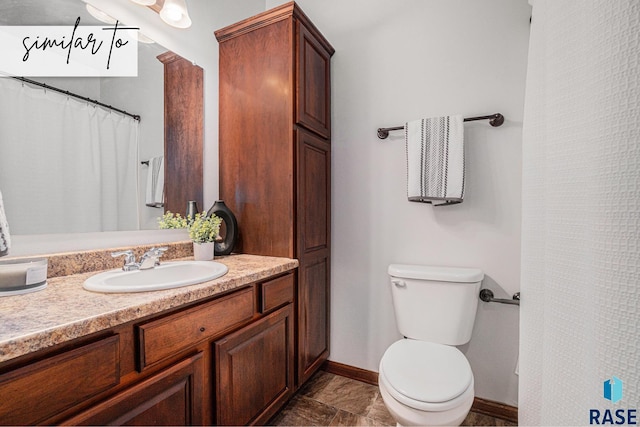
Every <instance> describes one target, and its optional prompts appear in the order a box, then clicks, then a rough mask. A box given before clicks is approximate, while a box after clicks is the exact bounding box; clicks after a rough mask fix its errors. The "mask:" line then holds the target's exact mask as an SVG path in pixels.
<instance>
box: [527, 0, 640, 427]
mask: <svg viewBox="0 0 640 427" xmlns="http://www.w3.org/2000/svg"><path fill="white" fill-rule="evenodd" d="M530 3H531V4H532V5H533V18H532V25H531V39H530V52H529V69H528V75H527V91H526V106H525V117H524V142H523V143H524V146H523V199H522V204H523V206H522V208H523V209H522V211H523V219H522V221H523V224H522V230H523V231H522V284H521V286H522V305H521V324H520V328H521V330H520V337H521V342H520V352H521V354H520V390H519V413H520V415H519V416H520V424H521V425H589V423H590V415H591V414H592V413H591V412H590V411H591V410H592V409H595V410H599V411H600V413H601V414H604V413H605V410H607V409H611V410H617V409H640V328H639V327H638V325H639V324H640V172H639V171H640V38H639V34H640V2H638V1H637V0H616V1H611V0H561V1H558V0H532V1H531V2H530ZM613 376H615V377H617V378H619V379H620V380H622V382H623V398H622V400H620V401H618V402H617V403H614V402H612V401H610V400H607V399H606V398H605V396H604V393H603V390H604V381H606V380H608V379H611V378H612V377H613ZM614 421H619V420H618V419H617V418H615V416H614ZM600 422H602V415H601V417H600Z"/></svg>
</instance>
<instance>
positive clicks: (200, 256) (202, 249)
mask: <svg viewBox="0 0 640 427" xmlns="http://www.w3.org/2000/svg"><path fill="white" fill-rule="evenodd" d="M213 246H214V243H213V242H207V243H196V242H193V258H194V259H195V260H196V261H211V260H212V259H213Z"/></svg>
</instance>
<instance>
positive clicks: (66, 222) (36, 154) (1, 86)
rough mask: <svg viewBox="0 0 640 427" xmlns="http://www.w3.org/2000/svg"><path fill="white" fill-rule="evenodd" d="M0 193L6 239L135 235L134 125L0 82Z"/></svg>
mask: <svg viewBox="0 0 640 427" xmlns="http://www.w3.org/2000/svg"><path fill="white" fill-rule="evenodd" d="M0 94H1V95H0V189H1V190H2V194H3V195H4V202H5V209H6V214H7V219H8V222H9V224H10V227H11V232H12V233H13V234H47V233H61V232H93V231H114V230H135V229H137V228H138V204H137V152H138V149H137V138H138V122H137V121H135V120H133V119H132V118H130V117H127V116H124V115H122V114H119V113H116V112H110V111H108V110H105V109H102V108H100V107H95V106H93V105H91V104H88V103H86V102H82V101H78V100H76V99H74V98H72V97H67V96H66V95H62V94H59V93H56V92H54V91H51V90H48V91H47V90H43V89H41V88H32V87H29V86H28V85H27V84H24V85H22V84H21V82H19V81H16V80H14V79H10V78H0Z"/></svg>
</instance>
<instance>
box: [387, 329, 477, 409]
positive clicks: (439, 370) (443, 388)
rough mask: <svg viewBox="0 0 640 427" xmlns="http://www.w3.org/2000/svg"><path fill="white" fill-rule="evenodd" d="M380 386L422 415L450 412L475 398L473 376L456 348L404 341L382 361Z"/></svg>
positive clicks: (394, 347)
mask: <svg viewBox="0 0 640 427" xmlns="http://www.w3.org/2000/svg"><path fill="white" fill-rule="evenodd" d="M379 375H380V382H381V383H384V385H385V388H386V389H387V391H388V392H389V394H390V395H391V396H392V397H393V398H394V399H396V400H397V401H398V402H400V403H402V404H404V405H407V406H409V407H411V408H415V409H418V410H421V411H432V412H437V411H446V410H449V409H451V408H455V407H456V406H458V405H460V404H462V403H463V402H465V401H467V400H468V398H469V394H471V398H473V393H474V390H473V373H472V371H471V366H470V365H469V362H468V361H467V359H466V357H465V356H464V354H462V352H461V351H460V350H458V349H457V348H455V347H452V346H447V345H443V344H436V343H431V342H425V341H417V340H411V339H403V340H400V341H397V342H395V343H393V344H392V345H391V346H390V347H389V348H388V349H387V351H386V352H385V354H384V356H383V357H382V360H381V361H380V372H379Z"/></svg>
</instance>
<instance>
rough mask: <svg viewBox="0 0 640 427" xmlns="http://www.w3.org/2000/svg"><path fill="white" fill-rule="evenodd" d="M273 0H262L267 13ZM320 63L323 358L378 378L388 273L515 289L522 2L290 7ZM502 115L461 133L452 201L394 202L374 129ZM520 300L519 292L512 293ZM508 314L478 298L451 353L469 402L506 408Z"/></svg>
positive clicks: (391, 327) (398, 195) (395, 138)
mask: <svg viewBox="0 0 640 427" xmlns="http://www.w3.org/2000/svg"><path fill="white" fill-rule="evenodd" d="M280 3H283V2H282V1H278V0H267V7H268V8H270V7H274V6H276V5H278V4H280ZM298 4H299V5H300V6H301V8H302V9H303V10H304V11H305V13H306V14H307V15H308V16H309V17H310V18H311V20H312V21H313V22H314V23H315V24H316V26H317V27H318V28H319V29H320V31H321V32H322V33H323V34H324V35H325V36H326V37H327V39H328V40H329V41H330V42H331V43H332V45H333V46H334V47H335V49H336V54H335V55H334V57H333V60H332V96H333V100H332V107H333V115H332V120H333V128H332V132H333V133H332V135H333V140H332V150H333V151H332V156H333V165H332V166H333V177H332V179H333V192H332V197H333V199H332V209H333V212H332V247H333V252H332V257H333V258H332V267H331V268H332V277H331V280H332V283H331V289H332V299H331V313H332V319H331V335H332V339H331V355H330V356H329V358H330V359H331V360H334V361H337V362H341V363H346V364H348V365H352V366H357V367H361V368H364V369H368V370H372V371H377V370H378V364H379V361H380V358H381V357H382V354H383V352H384V350H385V349H386V348H387V346H388V345H389V344H391V343H392V342H393V341H394V340H396V339H398V338H400V336H399V334H398V332H396V327H395V320H394V317H393V311H392V305H391V294H390V289H389V285H388V279H387V274H386V271H387V266H388V265H389V264H391V263H416V264H428V265H446V266H469V267H479V268H481V269H482V270H484V272H485V274H486V275H487V277H486V279H485V281H484V286H485V287H489V288H492V289H493V290H494V292H495V293H496V296H497V297H510V295H511V294H513V293H514V292H517V291H518V290H519V276H520V267H519V264H520V195H521V191H520V186H521V179H520V173H521V132H522V114H523V99H524V84H525V71H526V61H527V45H528V34H529V16H530V8H529V6H528V4H527V2H526V0H515V1H514V0H482V1H472V0H402V1H388V0H325V1H322V2H319V1H317V0H298ZM494 112H501V113H503V114H504V115H505V117H506V119H507V121H506V123H505V124H504V125H503V126H502V127H501V128H492V127H490V126H489V125H488V124H487V122H477V123H468V124H466V125H465V132H466V134H465V139H466V147H467V172H468V175H467V177H468V178H467V179H468V181H467V182H468V186H467V188H466V192H465V201H464V203H462V204H461V205H455V206H449V207H439V208H433V207H432V206H431V205H427V204H421V203H410V202H408V201H407V200H406V170H405V168H406V166H405V164H406V162H405V150H404V139H403V133H402V132H396V133H392V136H391V137H390V138H389V139H387V140H385V141H380V140H378V138H377V137H376V129H377V128H378V127H386V126H399V125H402V124H404V122H405V121H407V120H412V119H417V118H421V117H428V116H434V115H444V114H455V113H460V114H463V115H465V116H472V115H485V114H491V113H494ZM525 298H526V296H525ZM517 350H518V309H517V308H516V307H514V306H504V305H498V304H487V303H480V306H479V310H478V315H477V321H476V327H475V330H474V333H473V337H472V339H471V342H470V343H469V344H468V345H466V346H464V347H463V351H464V352H465V353H466V354H467V357H468V358H469V360H470V362H471V365H472V369H473V371H474V374H475V380H476V395H477V396H479V397H482V398H486V399H492V400H496V401H500V402H504V403H507V404H510V405H517V376H516V375H515V374H514V369H515V368H516V361H517Z"/></svg>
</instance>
